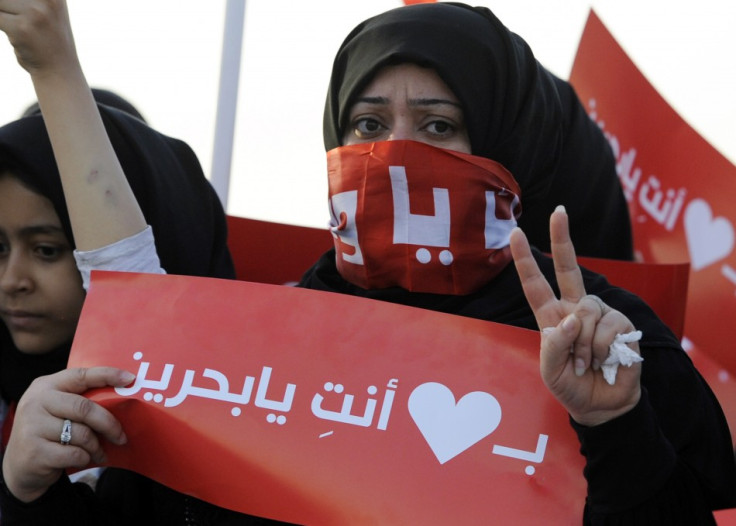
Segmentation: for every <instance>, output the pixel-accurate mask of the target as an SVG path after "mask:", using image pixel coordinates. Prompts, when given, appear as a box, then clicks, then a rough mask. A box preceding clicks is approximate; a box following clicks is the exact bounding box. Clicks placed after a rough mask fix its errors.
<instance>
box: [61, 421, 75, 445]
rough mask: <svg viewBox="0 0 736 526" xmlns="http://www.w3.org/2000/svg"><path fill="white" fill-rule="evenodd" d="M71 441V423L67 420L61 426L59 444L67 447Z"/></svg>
mask: <svg viewBox="0 0 736 526" xmlns="http://www.w3.org/2000/svg"><path fill="white" fill-rule="evenodd" d="M71 441H72V421H71V420H69V419H68V418H67V419H65V420H64V423H63V424H62V426H61V435H60V436H59V442H61V444H62V445H63V446H68V445H69V442H71Z"/></svg>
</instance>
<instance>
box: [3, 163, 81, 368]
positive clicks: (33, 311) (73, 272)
mask: <svg viewBox="0 0 736 526" xmlns="http://www.w3.org/2000/svg"><path fill="white" fill-rule="evenodd" d="M84 296H85V294H84V289H83V288H82V278H81V277H80V275H79V271H78V270H77V266H76V263H75V261H74V255H73V253H72V247H71V244H70V243H69V240H68V239H67V237H66V234H65V233H64V230H63V229H62V226H61V221H60V220H59V216H58V215H57V214H56V211H55V210H54V207H53V205H52V204H51V201H50V200H48V199H47V198H46V197H43V196H42V195H40V194H37V193H35V192H33V191H31V190H29V189H28V188H27V187H25V186H23V185H22V184H21V183H20V182H19V181H18V180H17V179H16V178H15V177H13V176H11V175H9V174H2V173H0V318H1V319H2V320H3V322H4V323H5V325H6V326H7V327H8V329H9V331H10V335H11V337H12V338H13V341H14V342H15V345H16V347H17V348H18V349H19V350H20V351H21V352H24V353H28V354H42V353H46V352H49V351H52V350H53V349H55V348H56V347H58V346H59V345H62V344H64V343H67V342H69V341H71V339H72V337H73V335H74V331H75V329H76V327H77V321H78V320H79V314H80V312H81V309H82V303H83V302H84Z"/></svg>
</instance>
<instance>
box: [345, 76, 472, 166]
mask: <svg viewBox="0 0 736 526" xmlns="http://www.w3.org/2000/svg"><path fill="white" fill-rule="evenodd" d="M395 140H414V141H419V142H424V143H427V144H430V145H432V146H437V147H439V148H445V149H448V150H455V151H458V152H463V153H472V152H471V150H470V139H469V138H468V132H467V129H466V127H465V118H464V115H463V110H462V108H461V107H460V103H459V101H458V99H457V97H455V95H454V94H453V93H452V91H450V88H448V87H447V85H446V84H445V83H444V82H443V81H442V79H440V77H439V75H437V73H435V71H434V70H432V69H428V68H422V67H419V66H417V65H414V64H408V63H407V64H399V65H396V66H387V67H385V68H383V69H382V70H380V71H379V72H378V74H377V75H376V77H375V78H374V79H373V81H372V82H371V83H370V84H369V85H368V87H366V89H365V90H364V91H363V93H361V94H360V96H359V97H358V98H357V100H356V101H355V103H354V104H353V107H352V108H351V109H350V116H349V121H348V125H347V127H346V130H345V134H344V135H343V141H342V143H343V145H346V146H347V145H350V144H358V143H365V142H376V141H395Z"/></svg>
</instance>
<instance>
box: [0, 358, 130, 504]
mask: <svg viewBox="0 0 736 526" xmlns="http://www.w3.org/2000/svg"><path fill="white" fill-rule="evenodd" d="M134 378H135V376H134V375H133V374H132V373H129V372H126V371H123V370H120V369H115V368H112V367H94V368H90V369H66V370H64V371H60V372H58V373H56V374H52V375H50V376H42V377H40V378H37V379H36V380H34V382H33V383H32V384H31V385H30V387H29V388H28V390H27V391H26V392H25V394H24V395H23V397H22V398H21V399H20V402H19V403H18V408H17V410H16V413H15V419H14V421H13V429H12V431H11V434H10V440H9V442H8V447H7V449H6V451H5V457H4V458H3V466H2V469H3V477H4V479H5V485H6V486H7V488H8V489H9V490H10V492H11V493H12V494H13V495H15V497H16V498H18V499H19V500H21V501H23V502H30V501H32V500H35V499H37V498H38V497H40V496H41V495H43V494H44V493H45V492H46V490H47V489H48V488H49V487H50V486H51V485H53V484H54V483H55V482H56V481H57V480H58V479H59V477H60V476H61V473H62V471H63V470H64V469H66V468H84V467H86V466H87V465H89V464H90V463H92V462H94V463H103V462H105V453H104V451H103V449H102V444H101V439H105V440H107V441H109V442H112V443H113V444H117V445H122V444H125V442H126V437H125V433H124V432H123V428H122V426H121V425H120V422H118V421H117V420H116V419H115V417H114V416H113V415H112V414H111V413H110V412H109V411H107V410H106V409H103V408H102V407H101V406H100V405H98V404H96V403H94V402H92V401H91V400H89V399H87V398H85V397H83V396H82V393H84V392H85V391H87V390H89V389H92V388H95V387H106V386H110V387H122V386H125V385H128V384H129V383H130V382H132V381H133V379H134ZM65 419H69V420H70V421H71V422H72V425H71V441H70V442H69V443H68V444H66V445H65V444H62V442H61V434H62V428H63V427H64V420H65Z"/></svg>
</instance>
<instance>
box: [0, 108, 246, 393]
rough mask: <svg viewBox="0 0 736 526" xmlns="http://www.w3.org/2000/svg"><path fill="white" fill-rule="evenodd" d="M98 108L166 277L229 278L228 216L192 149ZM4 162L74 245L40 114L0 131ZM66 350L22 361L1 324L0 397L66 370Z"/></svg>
mask: <svg viewBox="0 0 736 526" xmlns="http://www.w3.org/2000/svg"><path fill="white" fill-rule="evenodd" d="M98 107H99V109H100V114H101V115H102V120H103V122H104V124H105V128H106V129H107V133H108V135H109V137H110V141H111V142H112V145H113V148H114V149H115V152H116V154H117V156H118V159H119V160H120V163H121V165H122V167H123V171H124V172H125V175H126V177H127V178H128V181H129V183H130V185H131V187H132V189H133V193H134V194H135V196H136V198H137V200H138V203H139V204H140V207H141V209H142V210H143V214H144V216H145V218H146V221H147V223H148V224H149V225H151V227H152V228H153V233H154V237H155V240H156V250H157V252H158V255H159V258H160V259H161V265H162V267H163V268H164V269H165V270H166V271H167V272H168V273H169V274H184V275H191V276H210V277H217V278H227V279H232V278H234V277H235V271H234V269H233V264H232V260H231V258H230V253H229V251H228V249H227V244H226V243H227V226H226V222H225V214H224V211H223V209H222V205H221V204H220V201H219V199H218V197H217V195H216V194H215V192H214V189H213V188H212V186H211V185H210V183H209V182H208V181H207V179H206V178H205V176H204V174H203V172H202V168H201V166H200V164H199V161H198V159H197V157H196V155H195V154H194V152H193V151H192V150H191V148H190V147H189V146H188V145H187V144H186V143H184V142H182V141H180V140H177V139H173V138H170V137H167V136H165V135H162V134H161V133H159V132H157V131H155V130H153V129H152V128H150V127H149V126H147V125H146V124H145V123H144V122H143V121H142V120H141V119H139V118H137V117H135V116H131V115H129V114H127V113H125V112H123V111H119V110H118V109H115V108H112V107H109V106H106V105H102V104H98ZM6 163H7V164H8V165H10V166H15V167H17V169H18V170H17V172H18V173H16V174H15V175H16V176H17V177H19V178H20V179H21V180H22V181H24V182H25V183H26V184H27V185H28V186H29V187H30V188H32V189H34V190H36V191H37V192H39V193H41V194H42V195H44V196H45V197H47V198H48V199H49V200H50V201H51V202H52V203H53V205H54V208H55V210H56V213H57V214H58V216H59V219H60V220H61V223H62V226H63V228H64V231H65V233H66V235H67V237H68V238H69V240H70V242H71V243H72V245H74V236H73V235H72V230H71V225H70V223H69V214H68V212H67V208H66V203H65V201H64V194H63V191H62V187H61V180H60V178H59V172H58V169H57V167H56V161H55V160H54V155H53V151H52V149H51V143H50V142H49V138H48V134H47V133H46V128H45V126H44V122H43V117H42V116H41V115H40V114H31V115H29V116H26V117H23V118H21V119H19V120H17V121H14V122H12V123H10V124H7V125H5V126H3V127H0V164H6ZM70 345H71V342H69V344H67V345H64V346H62V348H59V349H56V350H54V351H52V352H50V353H47V354H43V355H38V356H31V355H26V354H23V353H21V352H19V351H18V350H17V349H16V348H15V346H14V345H13V342H12V339H11V338H10V335H9V334H8V332H7V329H6V328H5V325H4V324H1V323H0V394H2V397H3V398H4V399H5V400H18V398H20V395H21V394H22V393H23V392H24V391H25V389H26V388H27V387H28V385H29V384H30V382H31V381H32V380H33V379H34V378H36V377H37V376H40V375H45V374H50V373H53V372H56V371H58V370H60V369H63V368H64V367H65V366H66V362H67V359H68V356H69V347H70Z"/></svg>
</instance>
